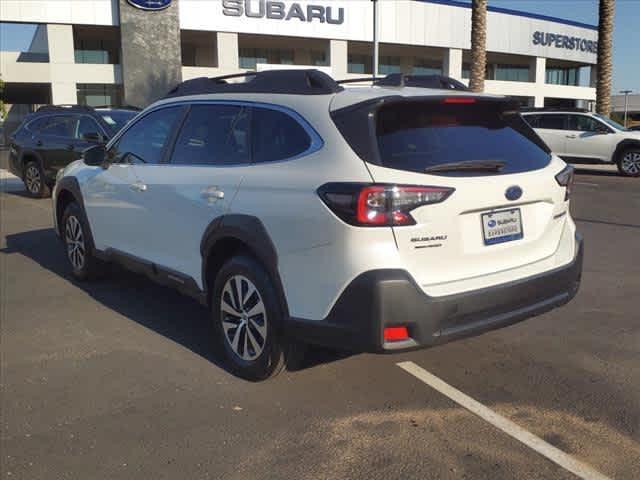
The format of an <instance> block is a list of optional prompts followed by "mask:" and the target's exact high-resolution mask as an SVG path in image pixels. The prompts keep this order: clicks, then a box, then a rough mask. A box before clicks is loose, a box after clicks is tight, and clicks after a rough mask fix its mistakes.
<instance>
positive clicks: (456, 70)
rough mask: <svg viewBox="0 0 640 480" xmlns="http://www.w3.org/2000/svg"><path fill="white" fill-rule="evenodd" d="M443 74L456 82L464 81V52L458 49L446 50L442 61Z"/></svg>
mask: <svg viewBox="0 0 640 480" xmlns="http://www.w3.org/2000/svg"><path fill="white" fill-rule="evenodd" d="M442 74H443V75H446V76H447V77H451V78H455V79H456V80H461V79H462V50H460V49H458V48H448V49H447V50H445V53H444V59H443V61H442Z"/></svg>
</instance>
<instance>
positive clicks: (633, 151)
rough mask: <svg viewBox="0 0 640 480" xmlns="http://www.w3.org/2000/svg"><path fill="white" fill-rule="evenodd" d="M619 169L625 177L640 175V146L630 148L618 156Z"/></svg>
mask: <svg viewBox="0 0 640 480" xmlns="http://www.w3.org/2000/svg"><path fill="white" fill-rule="evenodd" d="M618 171H619V172H620V174H622V175H624V176H625V177H640V148H630V149H628V150H625V151H624V152H622V154H621V155H620V157H619V158H618Z"/></svg>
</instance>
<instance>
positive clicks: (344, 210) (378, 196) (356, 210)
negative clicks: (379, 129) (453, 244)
mask: <svg viewBox="0 0 640 480" xmlns="http://www.w3.org/2000/svg"><path fill="white" fill-rule="evenodd" d="M453 191H454V189H453V188H447V187H418V186H403V185H362V184H352V183H330V184H327V185H324V186H322V187H320V189H318V193H319V194H320V197H321V198H322V199H323V200H324V202H325V203H326V204H327V206H328V207H329V208H331V210H332V211H333V212H334V213H335V214H336V215H338V216H339V217H340V218H341V219H342V220H344V221H345V222H347V223H349V224H351V225H357V226H366V227H376V226H387V227H390V226H404V225H415V223H416V222H415V220H414V219H413V217H412V216H411V214H410V212H411V210H414V209H416V208H418V207H421V206H423V205H430V204H435V203H440V202H442V201H444V200H446V199H447V198H448V197H449V195H451V194H452V193H453Z"/></svg>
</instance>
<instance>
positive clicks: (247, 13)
mask: <svg viewBox="0 0 640 480" xmlns="http://www.w3.org/2000/svg"><path fill="white" fill-rule="evenodd" d="M222 14H223V15H225V16H227V17H248V18H267V19H269V20H285V21H291V20H294V19H296V20H299V21H301V22H313V21H317V22H320V23H329V24H332V25H342V24H343V23H344V8H337V9H336V8H335V7H329V6H324V5H311V4H309V5H304V6H303V5H302V4H300V3H298V2H290V3H289V4H287V3H285V2H277V1H268V0H259V1H258V2H253V1H252V0H223V1H222Z"/></svg>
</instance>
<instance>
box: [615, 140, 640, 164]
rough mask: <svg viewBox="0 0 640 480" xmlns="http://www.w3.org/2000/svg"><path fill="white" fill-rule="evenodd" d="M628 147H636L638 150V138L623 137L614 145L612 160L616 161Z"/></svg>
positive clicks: (639, 147) (639, 148) (639, 144)
mask: <svg viewBox="0 0 640 480" xmlns="http://www.w3.org/2000/svg"><path fill="white" fill-rule="evenodd" d="M628 148H637V149H638V150H640V140H635V139H632V138H625V139H624V140H622V141H621V142H620V143H618V146H617V147H616V151H615V152H613V158H612V160H613V162H614V163H616V162H617V161H618V160H619V159H620V155H621V154H622V153H624V152H625V151H626V150H627V149H628Z"/></svg>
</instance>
